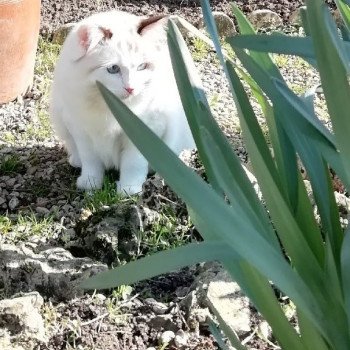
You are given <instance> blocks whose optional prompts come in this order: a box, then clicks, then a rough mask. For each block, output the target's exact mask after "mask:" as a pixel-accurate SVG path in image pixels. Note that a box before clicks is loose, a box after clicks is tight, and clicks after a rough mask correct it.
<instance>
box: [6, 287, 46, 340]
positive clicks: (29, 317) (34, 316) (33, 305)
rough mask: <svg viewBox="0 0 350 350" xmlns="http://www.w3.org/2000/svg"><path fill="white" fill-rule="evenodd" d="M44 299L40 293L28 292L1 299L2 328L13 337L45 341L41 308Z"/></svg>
mask: <svg viewBox="0 0 350 350" xmlns="http://www.w3.org/2000/svg"><path fill="white" fill-rule="evenodd" d="M43 303H44V300H43V298H42V297H41V296H40V294H39V293H28V294H25V295H23V296H21V297H18V298H14V299H5V300H1V301H0V328H5V329H7V331H8V332H9V334H10V335H11V336H12V337H16V336H20V337H23V338H26V339H32V338H34V339H37V340H39V341H45V326H44V320H43V319H42V317H41V315H40V313H39V310H40V308H41V306H42V305H43Z"/></svg>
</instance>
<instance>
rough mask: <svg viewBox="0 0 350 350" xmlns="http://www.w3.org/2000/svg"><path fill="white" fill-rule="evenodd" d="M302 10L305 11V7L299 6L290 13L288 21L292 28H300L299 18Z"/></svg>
mask: <svg viewBox="0 0 350 350" xmlns="http://www.w3.org/2000/svg"><path fill="white" fill-rule="evenodd" d="M302 9H306V6H301V7H299V8H297V9H296V10H294V11H293V12H292V13H291V15H290V16H289V19H288V20H289V23H290V24H292V25H294V26H300V25H301V24H302V22H301V16H300V12H301V10H302Z"/></svg>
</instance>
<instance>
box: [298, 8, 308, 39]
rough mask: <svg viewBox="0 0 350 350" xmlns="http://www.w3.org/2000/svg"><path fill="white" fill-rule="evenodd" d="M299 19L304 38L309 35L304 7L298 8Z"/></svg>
mask: <svg viewBox="0 0 350 350" xmlns="http://www.w3.org/2000/svg"><path fill="white" fill-rule="evenodd" d="M300 18H301V23H302V25H303V28H304V32H305V35H306V36H309V35H310V25H309V20H308V19H307V12H306V7H305V6H302V7H301V8H300Z"/></svg>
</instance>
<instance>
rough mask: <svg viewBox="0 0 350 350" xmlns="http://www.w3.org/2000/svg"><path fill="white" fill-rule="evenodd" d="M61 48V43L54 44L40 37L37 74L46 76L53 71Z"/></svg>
mask: <svg viewBox="0 0 350 350" xmlns="http://www.w3.org/2000/svg"><path fill="white" fill-rule="evenodd" d="M60 48H61V46H60V45H57V44H53V43H51V42H50V41H48V40H45V39H43V38H42V37H40V38H39V42H38V54H37V58H36V64H35V74H37V75H40V76H43V77H45V76H48V75H50V73H52V72H53V70H54V67H55V63H56V61H57V58H58V55H59V52H60Z"/></svg>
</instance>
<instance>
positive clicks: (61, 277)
mask: <svg viewBox="0 0 350 350" xmlns="http://www.w3.org/2000/svg"><path fill="white" fill-rule="evenodd" d="M105 270H107V266H106V265H103V264H101V263H96V262H94V261H93V260H91V259H90V258H75V257H73V255H72V254H71V253H70V252H69V251H67V250H65V249H63V248H59V247H44V248H40V247H33V245H32V246H30V247H29V246H28V245H25V244H23V245H21V246H15V245H12V244H3V245H2V246H0V286H4V288H5V292H6V294H14V293H18V292H28V291H33V290H37V291H39V292H40V293H41V294H42V295H43V296H48V297H54V298H56V299H58V300H67V299H71V298H74V297H76V296H79V295H82V294H83V290H82V289H80V288H79V285H80V283H81V282H82V281H83V280H85V279H86V278H88V277H90V276H91V275H95V274H96V273H98V272H102V271H105Z"/></svg>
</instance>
